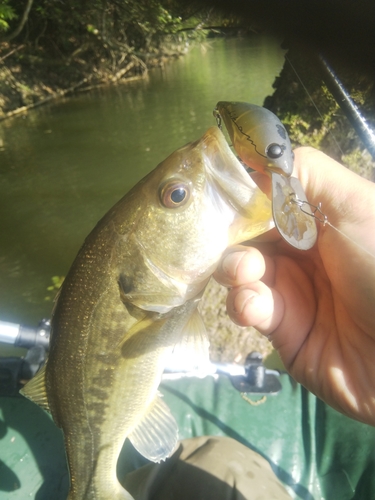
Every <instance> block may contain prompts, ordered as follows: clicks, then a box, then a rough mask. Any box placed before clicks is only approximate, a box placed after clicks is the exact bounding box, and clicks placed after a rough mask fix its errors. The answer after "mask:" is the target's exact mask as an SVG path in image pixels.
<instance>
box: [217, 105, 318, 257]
mask: <svg viewBox="0 0 375 500" xmlns="http://www.w3.org/2000/svg"><path fill="white" fill-rule="evenodd" d="M214 116H215V117H216V119H217V122H218V125H219V127H221V122H222V121H223V122H224V124H225V126H226V129H227V131H228V134H229V137H230V140H231V141H232V145H233V148H234V150H235V151H236V153H237V154H238V156H239V157H240V159H241V160H242V161H243V163H245V165H247V166H248V167H250V168H252V169H253V170H257V171H258V172H261V173H263V174H266V175H269V176H270V177H271V182H272V213H273V219H274V222H275V226H276V228H277V230H278V231H279V233H280V235H281V236H282V237H283V238H284V240H285V241H287V242H288V243H289V244H290V245H292V246H294V247H295V248H298V249H299V250H309V249H310V248H311V247H313V246H314V244H315V242H316V239H317V228H316V223H315V219H314V215H313V213H312V212H311V210H310V208H309V202H308V200H307V199H306V195H305V193H304V190H303V187H302V185H301V183H300V181H299V180H298V179H297V178H296V177H292V176H291V174H292V172H293V152H292V147H291V144H290V140H289V137H288V134H287V131H286V130H285V127H284V125H283V124H282V123H281V121H280V120H279V119H278V118H277V116H276V115H274V114H273V113H272V112H271V111H269V110H268V109H265V108H262V107H261V106H256V105H254V104H248V103H246V102H227V101H220V102H218V103H217V105H216V108H215V110H214ZM302 205H303V207H304V209H303V210H302V209H301V206H302Z"/></svg>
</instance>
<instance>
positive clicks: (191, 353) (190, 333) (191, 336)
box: [167, 309, 210, 372]
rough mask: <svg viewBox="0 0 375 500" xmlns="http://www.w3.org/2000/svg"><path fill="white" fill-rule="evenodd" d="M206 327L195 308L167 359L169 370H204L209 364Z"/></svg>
mask: <svg viewBox="0 0 375 500" xmlns="http://www.w3.org/2000/svg"><path fill="white" fill-rule="evenodd" d="M209 347H210V343H209V341H208V337H207V332H206V327H205V326H204V323H203V320H202V318H201V315H200V314H199V311H198V310H197V309H196V310H195V311H194V312H193V314H192V315H191V317H190V318H189V321H188V322H187V323H186V326H185V327H184V329H183V332H182V337H181V340H180V341H179V342H178V343H177V344H176V345H175V347H174V349H173V352H172V354H171V356H170V357H169V358H168V361H167V370H169V371H196V370H200V371H203V372H204V371H205V368H206V367H207V366H208V364H209V361H210V360H209Z"/></svg>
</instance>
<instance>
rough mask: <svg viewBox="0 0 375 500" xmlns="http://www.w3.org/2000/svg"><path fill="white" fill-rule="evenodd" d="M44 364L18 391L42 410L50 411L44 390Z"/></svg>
mask: <svg viewBox="0 0 375 500" xmlns="http://www.w3.org/2000/svg"><path fill="white" fill-rule="evenodd" d="M45 372H46V365H44V366H43V367H42V368H41V369H40V370H39V371H38V373H37V374H36V375H35V376H34V377H33V378H32V379H31V380H30V381H29V382H27V384H26V385H25V386H24V387H23V388H22V389H21V390H20V393H21V394H22V395H23V396H25V397H26V398H28V399H30V400H31V401H32V402H33V403H36V404H37V405H39V406H41V407H42V408H43V409H44V410H47V411H49V412H50V411H51V410H50V408H49V404H48V398H47V391H46V377H45Z"/></svg>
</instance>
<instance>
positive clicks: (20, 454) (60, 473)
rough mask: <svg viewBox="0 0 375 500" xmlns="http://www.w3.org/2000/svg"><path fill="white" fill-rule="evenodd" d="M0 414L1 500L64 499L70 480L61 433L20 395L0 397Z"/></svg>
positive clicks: (44, 415)
mask: <svg viewBox="0 0 375 500" xmlns="http://www.w3.org/2000/svg"><path fill="white" fill-rule="evenodd" d="M0 411H1V420H0V432H1V441H0V458H1V463H0V499H2V500H5V499H6V500H24V499H25V498H34V500H51V499H54V500H65V499H66V497H67V494H68V488H69V479H68V471H67V467H66V460H65V451H64V445H63V437H62V433H61V431H60V430H59V429H58V428H57V427H56V425H55V424H54V423H53V421H52V420H51V418H50V417H49V416H48V415H47V413H45V412H44V411H43V410H41V409H40V408H39V407H38V406H36V405H35V404H34V403H32V402H31V401H28V400H27V399H25V398H23V397H21V396H20V397H13V398H11V397H1V398H0ZM5 492H8V494H7V495H5ZM32 495H34V496H32Z"/></svg>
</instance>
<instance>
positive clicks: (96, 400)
mask: <svg viewBox="0 0 375 500" xmlns="http://www.w3.org/2000/svg"><path fill="white" fill-rule="evenodd" d="M272 226H273V223H272V215H271V205H270V202H269V200H268V198H267V197H266V196H265V195H264V194H263V193H262V192H261V191H260V190H259V188H258V187H257V186H256V185H255V184H254V183H253V181H252V180H251V178H250V177H249V175H248V174H247V173H246V172H245V170H244V168H243V167H242V165H241V164H240V163H239V162H238V160H237V159H236V158H235V156H234V155H233V154H232V152H231V150H230V148H229V146H228V145H227V143H226V140H225V138H224V136H223V135H222V133H221V132H220V131H219V129H218V128H211V129H209V130H208V131H207V132H206V133H205V134H204V135H203V137H202V138H201V139H200V140H198V141H196V142H193V143H190V144H187V145H186V146H184V147H182V148H181V149H178V150H177V151H175V152H174V153H172V154H171V155H170V156H169V157H168V158H167V159H166V160H165V161H163V162H162V163H161V164H159V165H158V166H157V167H156V169H155V170H153V171H152V172H151V173H150V174H148V175H147V176H146V177H145V178H144V179H143V180H141V181H140V182H139V183H138V184H137V185H136V186H135V187H134V188H133V189H132V190H131V191H130V192H129V193H128V194H127V195H126V196H125V197H124V198H123V199H121V200H120V201H119V202H118V203H117V204H116V205H115V206H114V207H113V208H112V209H111V210H110V211H109V212H108V213H107V214H106V215H105V216H104V217H103V219H102V220H101V221H100V222H99V223H98V224H97V226H96V227H95V228H94V230H93V231H92V232H91V233H90V235H89V236H88V237H87V239H86V240H85V243H84V245H83V247H82V248H81V250H80V252H79V253H78V255H77V257H76V259H75V261H74V263H73V265H72V267H71V269H70V271H69V273H68V275H67V277H66V279H65V281H64V283H63V286H62V288H61V290H60V293H59V296H58V299H57V303H56V306H55V310H54V312H53V317H52V336H51V346H50V353H49V357H48V360H47V363H46V366H45V368H44V369H43V370H42V371H40V372H39V373H38V374H37V376H36V377H35V378H34V379H32V380H31V381H30V382H29V383H28V384H27V385H26V386H25V387H24V389H23V390H22V392H23V394H24V395H25V396H26V397H29V398H30V399H32V400H33V401H34V402H36V403H38V404H40V405H41V406H42V407H44V408H45V409H48V411H50V412H51V414H52V416H53V419H54V421H55V422H56V424H57V425H58V426H59V427H61V428H62V430H63V433H64V439H65V447H66V452H67V459H68V465H69V471H70V479H71V488H70V493H69V497H68V498H69V500H120V499H127V500H130V499H131V498H132V497H131V495H130V494H129V493H128V492H127V491H126V490H125V489H124V488H123V487H122V486H121V485H120V483H119V482H118V480H117V477H116V464H117V459H118V456H119V453H120V450H121V448H122V446H123V443H124V441H125V439H126V438H128V439H130V440H131V442H132V443H133V445H134V446H135V448H136V449H137V450H138V451H139V452H140V453H141V454H142V455H144V456H145V457H147V458H148V459H150V460H153V461H156V462H157V461H160V460H163V459H165V458H166V457H168V456H169V455H170V454H171V453H172V452H173V451H174V449H175V446H176V443H177V434H178V429H177V425H176V422H175V421H174V418H173V416H172V415H171V413H170V411H169V409H168V408H167V406H166V405H165V403H164V402H163V401H162V400H161V398H160V397H159V395H158V386H159V383H160V380H161V375H162V372H163V369H164V367H165V364H166V361H167V359H168V357H169V356H170V355H171V353H172V351H173V349H175V348H176V349H178V346H179V345H185V346H189V349H193V350H194V351H196V352H197V353H198V357H201V358H202V359H203V358H204V357H205V356H208V342H207V340H206V335H205V329H204V325H203V322H202V320H201V319H200V316H199V313H198V311H197V305H198V302H199V300H200V298H201V296H202V293H203V290H204V288H205V286H206V284H207V282H208V280H209V279H210V276H211V274H212V273H213V271H214V270H215V268H216V266H217V263H218V261H219V259H220V257H221V255H222V253H223V251H224V250H225V249H226V248H227V247H228V246H229V245H233V244H236V243H239V242H241V241H245V240H247V239H250V238H253V237H255V236H257V235H259V234H261V233H263V232H265V231H267V230H268V229H270V228H271V227H272ZM202 353H203V354H202Z"/></svg>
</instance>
